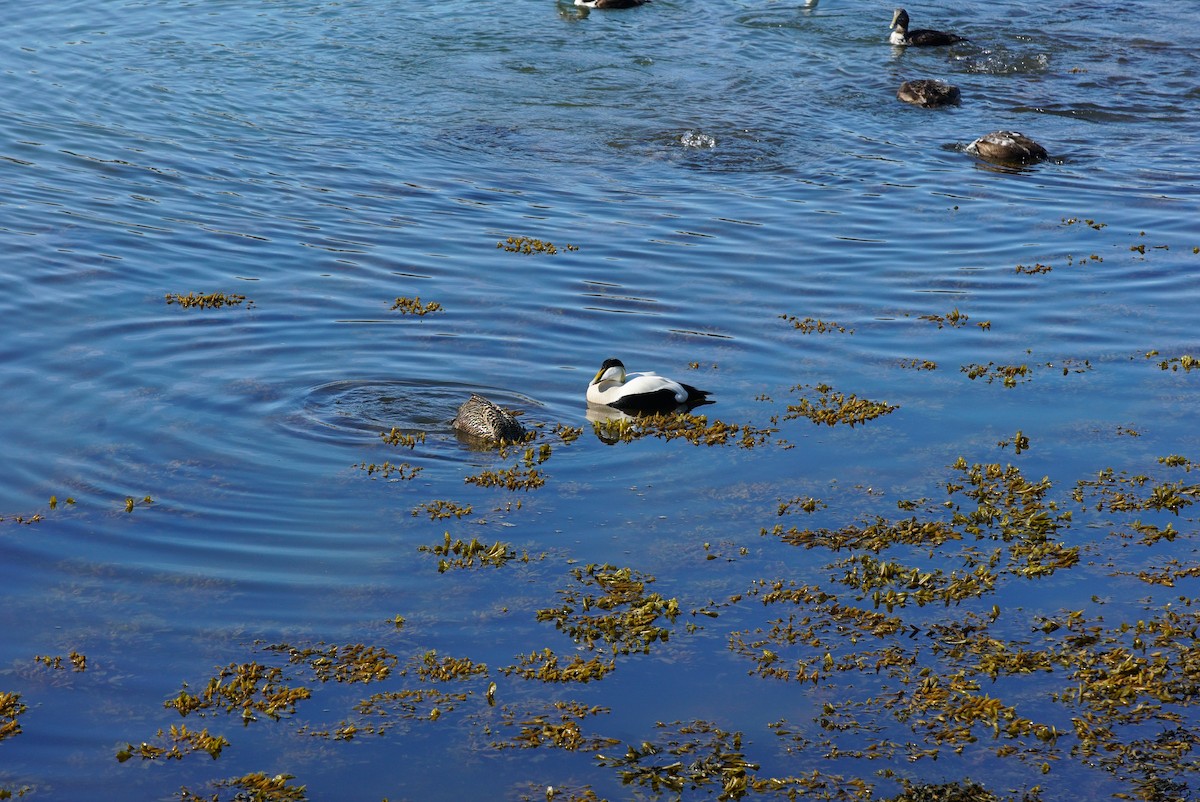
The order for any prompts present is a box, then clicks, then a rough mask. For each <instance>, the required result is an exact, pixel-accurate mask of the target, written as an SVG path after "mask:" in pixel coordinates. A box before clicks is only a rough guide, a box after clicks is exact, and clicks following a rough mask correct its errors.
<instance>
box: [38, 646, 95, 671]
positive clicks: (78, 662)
mask: <svg viewBox="0 0 1200 802" xmlns="http://www.w3.org/2000/svg"><path fill="white" fill-rule="evenodd" d="M33 659H34V662H36V663H40V664H42V665H44V666H46V667H47V668H49V669H51V670H53V671H63V670H65V669H66V664H64V663H63V658H62V655H53V656H51V655H41V654H39V655H35V656H34V658H33ZM67 660H68V661H70V663H71V666H72V670H74V671H76V672H81V673H82V672H84V671H87V656H86V655H82V654H80V653H79V652H77V651H75V650H74V649H72V650H71V651H70V652H69V653H68V654H67Z"/></svg>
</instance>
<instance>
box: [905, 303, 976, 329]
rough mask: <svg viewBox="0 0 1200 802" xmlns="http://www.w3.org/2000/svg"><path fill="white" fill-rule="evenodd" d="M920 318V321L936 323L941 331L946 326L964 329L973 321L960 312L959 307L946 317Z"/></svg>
mask: <svg viewBox="0 0 1200 802" xmlns="http://www.w3.org/2000/svg"><path fill="white" fill-rule="evenodd" d="M918 318H919V319H920V320H928V321H929V322H930V323H936V324H937V327H938V328H939V329H940V328H943V327H945V326H949V327H950V328H953V329H958V328H962V327H963V326H965V325H967V321H968V320H970V319H971V318H970V317H969V316H967V315H965V314H963V313H962V312H959V311H958V307H955V308H954V309H952V310H951V311H950V312H947V313H946V314H944V315H933V314H930V315H919V316H918Z"/></svg>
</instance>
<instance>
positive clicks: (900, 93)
mask: <svg viewBox="0 0 1200 802" xmlns="http://www.w3.org/2000/svg"><path fill="white" fill-rule="evenodd" d="M896 97H897V98H899V99H900V100H903V101H904V102H905V103H912V104H913V105H916V106H922V107H924V108H927V109H931V108H936V107H938V106H954V105H957V104H958V103H959V101H960V100H961V99H962V94H961V93H960V92H959V91H958V87H957V86H954V85H952V84H948V83H946V82H945V81H935V80H932V79H930V78H921V79H919V80H916V81H905V82H904V83H902V84H900V88H899V89H897V90H896Z"/></svg>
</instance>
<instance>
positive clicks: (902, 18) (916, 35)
mask: <svg viewBox="0 0 1200 802" xmlns="http://www.w3.org/2000/svg"><path fill="white" fill-rule="evenodd" d="M576 2H578V0H576ZM888 41H889V42H891V43H892V44H894V45H902V46H908V45H914V46H916V47H932V46H935V45H952V44H954V43H955V42H965V41H967V39H966V37H965V36H959V35H958V34H956V33H946V32H945V31H929V30H925V29H921V28H918V29H917V30H915V31H910V30H909V29H908V12H907V11H905V10H904V9H902V8H898V9H896V10H895V11H894V12H893V13H892V35H891V36H890V37H888Z"/></svg>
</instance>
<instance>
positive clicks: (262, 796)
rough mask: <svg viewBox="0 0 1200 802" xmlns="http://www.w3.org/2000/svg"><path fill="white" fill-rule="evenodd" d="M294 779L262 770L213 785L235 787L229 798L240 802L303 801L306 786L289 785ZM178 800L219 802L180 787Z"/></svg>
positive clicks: (211, 797)
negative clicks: (245, 800)
mask: <svg viewBox="0 0 1200 802" xmlns="http://www.w3.org/2000/svg"><path fill="white" fill-rule="evenodd" d="M294 779H296V778H295V776H294V775H291V774H276V775H274V776H268V775H266V774H264V773H263V772H254V773H252V774H245V775H243V776H241V777H231V778H229V779H226V780H217V781H216V782H214V783H213V786H215V787H217V788H231V789H237V793H236V794H235V795H234V796H233V797H231V800H233V801H236V802H240V800H243V799H248V800H253V802H304V800H306V799H308V794H307V786H304V785H290V784H289V781H290V780H294ZM179 802H220V799H219V797H217V796H215V795H214V796H198V795H197V794H196V793H195V792H193V791H191V790H189V789H187V788H182V789H180V792H179Z"/></svg>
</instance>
